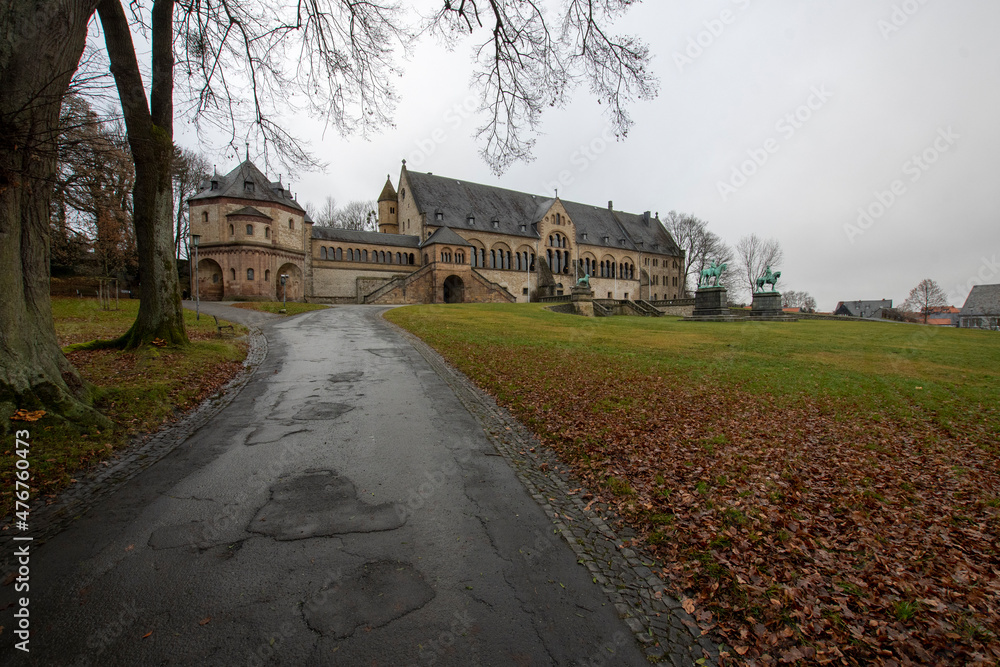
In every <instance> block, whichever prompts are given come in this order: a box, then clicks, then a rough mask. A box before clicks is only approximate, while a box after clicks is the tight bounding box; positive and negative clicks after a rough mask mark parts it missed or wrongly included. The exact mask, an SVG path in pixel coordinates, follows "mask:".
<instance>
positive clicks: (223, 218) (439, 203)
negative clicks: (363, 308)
mask: <svg viewBox="0 0 1000 667" xmlns="http://www.w3.org/2000/svg"><path fill="white" fill-rule="evenodd" d="M397 183H398V189H397V188H396V187H394V186H393V184H392V181H391V179H390V178H389V177H386V183H385V186H384V187H383V188H382V192H381V194H380V195H379V197H378V231H377V232H375V231H371V232H365V231H354V230H346V229H334V228H330V227H320V226H316V225H314V224H313V222H312V220H310V219H309V216H308V214H307V213H306V211H305V210H304V209H303V208H302V206H300V205H299V204H298V202H297V201H296V200H295V198H294V197H292V195H291V193H290V192H289V191H288V190H287V189H286V188H285V186H283V185H282V183H281V182H280V180H279V181H278V182H272V181H270V180H269V179H268V178H267V177H266V176H265V175H264V174H263V173H262V172H261V171H260V170H259V169H257V167H256V166H254V165H253V163H251V162H250V161H249V160H246V161H244V162H243V163H242V164H240V165H239V166H238V167H236V168H235V169H233V170H232V171H231V172H229V173H228V174H226V175H225V176H221V175H218V174H216V175H214V176H212V178H211V179H209V180H207V181H206V182H205V183H203V185H202V188H201V190H200V191H199V192H198V193H197V194H195V195H194V196H193V197H191V198H190V199H189V200H188V206H189V212H190V219H191V233H192V235H197V236H198V237H199V247H198V255H199V261H198V267H197V272H196V275H197V280H198V290H199V293H200V296H201V298H202V299H206V300H222V299H271V300H275V299H276V300H280V299H281V298H282V287H281V284H280V280H279V278H280V276H282V275H284V276H287V278H286V285H285V289H286V290H287V298H288V299H289V300H305V301H310V302H319V303H378V304H400V303H461V302H514V301H520V302H526V301H529V300H533V299H536V298H538V297H541V296H556V295H560V294H569V291H570V289H571V288H572V286H573V285H574V284H575V283H576V281H577V279H578V278H581V277H583V276H584V275H585V274H587V275H590V277H591V278H590V283H591V286H592V288H593V290H594V295H595V297H596V298H599V299H600V298H607V299H631V300H635V299H644V300H648V301H658V300H665V299H673V298H679V297H683V293H684V287H683V285H682V284H681V272H682V266H683V259H684V256H683V252H682V251H681V250H680V249H679V248H678V247H677V244H676V243H675V242H674V240H673V239H672V238H671V236H670V234H668V233H667V231H666V229H664V227H663V225H661V224H660V221H659V219H658V217H656V216H651V215H650V213H649V211H647V212H645V213H642V214H634V213H624V212H622V211H616V210H614V207H613V205H612V203H611V202H610V201H609V202H608V205H607V206H606V207H605V206H593V205H589V204H578V203H575V202H569V201H563V200H561V199H559V198H558V197H555V198H552V197H543V196H539V195H532V194H527V193H524V192H515V191H513V190H505V189H503V188H498V187H494V186H489V185H480V184H478V183H470V182H468V181H463V180H460V179H456V178H449V177H445V176H436V175H434V174H431V173H420V172H415V171H410V170H408V169H407V168H406V162H405V160H404V161H403V166H402V169H401V170H400V174H399V179H398V181H397ZM192 280H194V278H193V277H192ZM191 287H192V294H193V293H194V287H195V286H194V285H193V284H192V286H191Z"/></svg>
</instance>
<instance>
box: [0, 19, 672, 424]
mask: <svg viewBox="0 0 1000 667" xmlns="http://www.w3.org/2000/svg"><path fill="white" fill-rule="evenodd" d="M633 3H634V0H569V1H568V2H567V3H566V4H565V5H564V6H562V7H560V8H559V9H558V10H552V9H551V8H550V7H549V5H548V3H544V2H542V1H541V0H538V1H536V2H525V1H522V0H490V1H489V2H488V3H486V2H485V1H484V0H479V1H477V0H463V1H462V2H460V3H454V2H450V1H449V0H444V1H443V2H442V5H443V8H442V9H441V10H440V12H438V13H437V14H436V15H434V16H433V17H432V18H430V19H428V20H426V21H425V22H423V23H422V24H420V22H419V21H411V20H409V19H410V17H414V18H415V17H416V16H417V11H416V10H412V13H410V12H404V10H403V9H401V6H400V4H399V3H396V2H393V1H391V0H371V1H369V2H363V3H356V2H346V1H343V0H311V1H310V2H297V3H292V2H276V3H265V2H253V1H248V0H217V1H216V2H203V1H202V0H146V2H143V1H142V0H133V1H130V2H129V3H127V7H128V10H129V11H128V13H126V11H125V6H123V4H122V2H121V0H36V1H35V2H31V3H27V2H16V3H10V5H11V7H10V8H8V10H7V11H6V12H5V13H4V14H3V17H2V25H0V32H2V33H3V36H4V38H5V39H4V40H0V45H2V46H0V86H2V90H3V91H4V94H3V96H2V98H3V102H2V103H0V140H2V144H0V210H4V215H3V216H0V220H2V224H3V227H2V228H0V236H3V237H4V238H16V239H20V241H19V242H18V243H17V244H9V245H8V244H4V247H3V250H2V254H0V262H3V264H4V265H6V266H12V265H17V266H18V267H20V268H19V270H18V271H16V272H11V273H10V274H8V275H7V276H6V277H5V279H4V282H3V283H2V285H0V292H2V295H3V297H4V298H3V299H0V301H3V302H4V304H5V306H4V308H3V310H2V311H0V315H2V317H0V322H3V323H4V324H3V325H0V334H2V336H3V346H4V348H3V353H4V354H3V358H4V359H5V360H6V359H11V358H13V359H17V360H18V361H17V363H7V362H4V363H3V364H0V382H2V383H3V387H2V389H4V391H3V392H2V395H12V396H15V397H18V398H16V399H15V400H14V401H13V403H11V404H12V405H13V404H20V403H21V402H22V399H21V398H20V397H22V396H23V397H25V398H24V400H25V401H27V404H29V405H30V404H32V403H39V402H45V403H46V404H48V405H51V406H56V405H57V404H59V402H60V401H62V400H63V399H66V400H70V402H71V403H72V405H68V404H67V405H63V406H62V407H59V408H57V411H59V412H61V413H64V414H69V412H71V411H75V412H76V413H80V411H81V410H82V408H83V405H82V404H81V403H80V402H79V400H78V399H79V398H81V397H85V394H86V392H84V391H81V390H80V388H82V382H80V381H79V376H78V375H76V374H75V372H72V371H71V370H69V371H68V372H66V373H63V372H62V371H63V370H65V369H67V368H70V369H71V367H69V365H68V362H66V360H65V358H64V357H63V356H62V354H61V352H60V351H59V348H58V345H57V344H56V339H55V333H54V330H53V326H52V322H51V310H50V308H49V303H50V302H49V300H48V296H47V290H48V281H47V270H46V265H47V257H46V256H45V250H44V248H45V247H46V244H45V242H44V241H45V235H46V232H47V228H48V212H49V208H50V200H51V174H52V173H53V172H54V164H55V162H54V160H55V157H54V154H55V151H54V150H53V147H54V145H55V143H56V141H57V137H58V115H59V105H60V103H61V101H62V97H63V95H64V94H65V93H66V91H67V88H68V85H69V82H70V78H71V76H72V74H73V72H74V71H75V70H76V69H77V66H78V64H79V62H80V56H81V54H82V53H83V49H84V44H85V40H86V35H87V24H88V21H89V19H90V17H91V15H92V14H93V12H94V10H95V9H97V11H98V14H99V17H100V21H101V26H102V28H103V34H104V43H105V48H106V53H107V57H108V61H109V62H110V66H111V72H112V74H113V75H114V79H115V83H116V87H117V90H118V96H119V100H120V103H121V108H122V116H123V118H124V121H125V125H126V128H127V133H128V141H129V146H130V148H131V152H132V156H133V159H134V162H135V173H136V178H135V186H134V190H133V195H132V205H133V214H134V224H135V232H136V240H137V246H138V255H139V270H140V294H139V296H140V309H139V314H138V317H137V319H136V321H135V323H134V325H133V326H132V328H131V329H130V330H129V332H127V333H126V334H125V335H124V336H123V337H122V338H121V339H119V340H118V341H117V344H119V345H123V346H126V347H132V346H136V345H141V344H144V343H147V342H149V341H151V340H152V339H153V338H161V339H163V340H166V341H169V342H172V343H176V344H185V343H186V342H187V336H186V333H185V331H184V324H183V317H182V313H181V305H180V288H179V285H178V279H177V271H176V258H175V246H174V236H175V220H174V215H173V194H174V193H173V183H172V174H173V168H172V162H173V157H174V152H173V143H172V138H173V115H174V103H173V99H174V83H175V79H174V72H175V53H176V66H177V67H176V71H177V73H178V75H179V80H180V81H182V82H183V84H184V86H183V90H180V91H178V93H179V94H178V99H179V100H180V102H179V105H180V107H181V108H182V109H183V111H184V113H185V115H188V116H189V117H191V119H192V120H193V121H195V122H196V123H201V124H205V123H207V124H210V125H216V126H223V127H226V128H227V129H229V130H230V136H231V144H232V145H233V146H234V147H235V146H237V145H239V144H241V143H242V142H241V141H239V139H240V137H238V136H237V135H238V134H239V133H240V131H239V128H247V127H250V128H252V129H251V130H250V131H251V132H253V133H254V134H255V135H256V136H259V137H260V138H261V140H262V142H263V148H264V152H265V156H267V155H268V151H269V150H271V151H273V152H274V153H276V154H277V155H278V156H279V157H280V158H281V159H282V161H284V162H285V163H287V164H296V165H300V166H301V165H306V164H314V163H315V162H314V160H313V158H312V157H311V156H310V155H309V154H308V152H307V151H306V150H305V149H304V148H303V146H302V144H300V143H299V142H298V141H296V139H295V138H294V137H293V136H292V135H290V134H289V133H288V132H286V131H285V130H284V129H283V128H281V127H280V125H279V124H278V122H277V120H276V119H277V117H278V113H277V110H276V108H275V106H276V105H277V104H281V105H283V106H285V107H287V106H288V105H289V104H290V102H291V101H292V100H304V102H303V103H304V105H305V106H307V107H308V108H309V109H310V110H311V111H313V112H317V113H319V114H320V115H322V117H324V118H325V119H326V121H327V122H328V123H329V124H331V125H333V126H334V127H336V128H337V129H338V130H339V131H340V132H341V133H343V134H352V133H360V134H364V133H367V132H370V131H373V130H376V129H379V128H381V127H384V126H386V125H388V124H389V123H390V122H391V117H392V112H393V109H394V105H395V101H396V96H395V92H394V90H393V88H392V85H391V82H392V81H393V80H394V79H395V78H396V75H397V74H399V69H398V67H397V65H396V62H397V60H398V55H399V52H400V51H401V50H402V51H405V50H406V49H408V48H409V45H410V43H411V40H412V39H413V38H414V37H415V36H418V35H419V34H422V33H424V32H438V33H441V34H446V35H447V34H451V35H455V34H462V35H469V36H471V39H472V41H473V50H474V53H475V54H476V63H477V65H476V72H475V75H474V87H475V89H476V90H477V91H478V92H479V93H480V94H481V95H482V99H483V103H482V110H483V111H484V112H485V117H486V121H485V123H484V124H483V125H482V126H481V127H480V128H479V130H478V136H479V138H480V141H481V144H482V146H483V148H482V151H481V152H482V155H483V157H484V159H486V161H487V162H488V163H489V164H490V166H491V167H492V168H493V169H494V171H496V172H498V173H500V172H502V171H503V170H504V169H506V168H507V167H508V166H509V165H510V164H511V163H512V162H513V161H515V160H526V159H529V158H530V155H531V148H532V145H533V140H532V139H531V132H532V130H534V129H535V128H536V126H537V124H538V122H539V117H540V112H541V111H542V110H543V109H544V108H545V107H546V106H560V105H562V104H564V103H565V102H566V100H567V99H568V94H569V91H570V90H571V89H572V88H573V87H574V86H575V85H577V84H580V83H583V82H586V83H587V84H588V85H589V87H590V89H591V91H592V92H593V93H594V94H596V95H597V96H598V98H599V100H600V102H601V103H602V104H603V105H605V108H606V109H607V110H608V113H609V114H610V117H611V124H612V127H613V129H614V131H615V133H616V134H617V135H619V136H624V135H625V134H626V133H627V131H628V129H629V127H630V126H631V120H630V118H629V116H628V113H627V111H626V105H627V103H628V102H629V101H630V100H633V99H649V98H652V97H653V96H654V95H655V94H656V88H657V83H656V80H655V78H654V77H653V76H652V75H651V74H650V73H649V71H648V70H647V67H648V64H649V60H650V56H649V52H648V49H647V47H646V46H645V45H643V44H642V43H640V42H639V41H638V40H636V39H635V38H632V37H628V36H625V37H619V36H615V35H613V34H612V33H611V32H610V24H611V23H612V22H613V20H614V19H615V18H617V17H618V16H620V15H621V14H623V13H624V12H625V11H626V10H627V9H628V8H629V7H630V6H631V5H632V4H633ZM556 12H558V13H556ZM133 28H134V29H137V30H139V31H143V32H144V34H148V35H149V37H150V38H151V51H150V66H149V72H150V79H149V81H148V84H149V86H148V90H149V96H148V98H147V94H146V90H147V87H146V82H144V81H143V78H142V75H141V69H140V67H139V63H138V59H137V52H136V49H135V45H134V44H133V40H132V29H133ZM480 36H481V37H480ZM175 49H176V51H175ZM248 120H249V121H250V123H247V121H248ZM242 138H244V139H245V138H246V137H242ZM45 151H48V153H49V155H48V156H47V157H46V156H44V155H43V153H44V152H45ZM15 292H16V295H15ZM42 292H44V293H45V294H44V296H42V294H41V293H42ZM8 295H11V298H7V297H8ZM35 304H38V305H35ZM25 321H30V322H32V323H33V324H32V325H31V326H28V327H24V326H21V325H22V324H23V323H24V322H25ZM8 323H9V324H8ZM15 327H19V333H16V334H15V333H13V328H15ZM8 328H9V329H11V331H10V332H8V331H7V329H8ZM32 328H36V329H37V328H44V329H45V333H44V335H42V336H39V335H35V334H34V333H32V332H31V329H32ZM29 367H30V368H38V369H43V370H41V371H38V372H36V371H30V372H29V371H27V370H26V369H27V368H29ZM67 377H68V378H70V384H72V385H74V386H76V385H79V387H77V388H71V387H70V386H69V385H68V384H67V381H65V380H63V379H59V378H67ZM52 382H54V383H55V384H56V385H57V388H58V392H55V393H53V392H48V393H47V394H45V395H50V396H56V395H57V394H58V397H57V398H54V399H46V400H45V401H42V399H40V398H39V397H40V396H42V395H43V393H44V392H38V391H35V390H33V389H32V387H41V386H43V385H46V384H47V383H52ZM8 388H10V391H7V389H8ZM6 404H7V403H5V405H6ZM4 409H6V408H4Z"/></svg>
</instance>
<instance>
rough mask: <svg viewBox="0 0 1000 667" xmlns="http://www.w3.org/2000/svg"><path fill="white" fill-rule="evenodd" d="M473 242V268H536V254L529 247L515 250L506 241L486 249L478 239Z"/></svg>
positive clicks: (505, 269)
mask: <svg viewBox="0 0 1000 667" xmlns="http://www.w3.org/2000/svg"><path fill="white" fill-rule="evenodd" d="M472 244H473V247H472V250H471V253H470V259H471V260H472V267H473V268H476V269H499V270H501V271H534V270H535V254H534V253H533V252H531V250H530V249H529V248H527V247H524V246H522V247H521V248H518V250H517V252H514V251H512V250H511V249H510V246H508V245H507V244H505V243H496V244H494V245H493V247H492V248H490V249H486V248H485V247H484V246H482V245H481V244H480V243H479V242H478V241H473V242H472Z"/></svg>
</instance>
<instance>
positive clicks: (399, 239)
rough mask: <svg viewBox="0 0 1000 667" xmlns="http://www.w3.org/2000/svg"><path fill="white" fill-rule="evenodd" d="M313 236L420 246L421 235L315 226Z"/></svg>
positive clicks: (332, 239)
mask: <svg viewBox="0 0 1000 667" xmlns="http://www.w3.org/2000/svg"><path fill="white" fill-rule="evenodd" d="M312 237H313V238H314V239H321V240H323V241H340V242H342V243H368V244H371V245H391V246H402V247H404V248H419V247H420V237H419V236H412V235H410V234H382V233H380V232H362V231H358V230H356V229H338V228H336V227H313V228H312Z"/></svg>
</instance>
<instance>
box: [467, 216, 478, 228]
mask: <svg viewBox="0 0 1000 667" xmlns="http://www.w3.org/2000/svg"><path fill="white" fill-rule="evenodd" d="M465 221H466V222H468V223H469V226H470V227H472V226H473V225H475V224H476V216H474V215H472V214H471V213H470V214H469V217H468V218H466V219H465Z"/></svg>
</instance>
